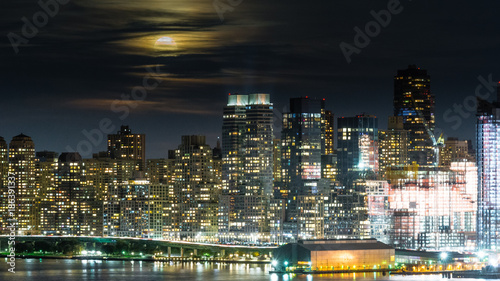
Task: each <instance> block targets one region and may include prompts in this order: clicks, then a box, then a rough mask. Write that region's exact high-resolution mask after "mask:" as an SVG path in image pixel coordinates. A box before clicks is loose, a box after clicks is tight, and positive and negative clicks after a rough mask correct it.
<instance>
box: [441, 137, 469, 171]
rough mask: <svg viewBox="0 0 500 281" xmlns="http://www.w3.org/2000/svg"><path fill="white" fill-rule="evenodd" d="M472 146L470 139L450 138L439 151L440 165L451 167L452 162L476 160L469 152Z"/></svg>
mask: <svg viewBox="0 0 500 281" xmlns="http://www.w3.org/2000/svg"><path fill="white" fill-rule="evenodd" d="M470 146H471V141H470V140H458V138H448V139H447V140H446V141H445V142H444V146H443V147H442V148H441V149H440V151H439V167H441V168H444V169H449V168H450V166H451V163H452V162H463V161H469V162H473V161H475V159H474V156H473V155H472V153H471V152H469V148H470Z"/></svg>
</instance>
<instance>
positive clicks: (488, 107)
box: [476, 87, 500, 250]
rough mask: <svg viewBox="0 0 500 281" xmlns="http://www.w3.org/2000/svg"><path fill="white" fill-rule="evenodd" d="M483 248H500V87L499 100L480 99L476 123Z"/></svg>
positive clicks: (479, 234) (479, 233)
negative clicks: (489, 101) (492, 101)
mask: <svg viewBox="0 0 500 281" xmlns="http://www.w3.org/2000/svg"><path fill="white" fill-rule="evenodd" d="M476 144H477V165H478V175H479V200H478V214H477V238H478V247H479V248H480V249H491V250H500V193H499V191H500V178H499V175H500V87H499V92H498V100H497V102H496V103H488V102H486V101H480V105H479V106H478V112H477V127H476Z"/></svg>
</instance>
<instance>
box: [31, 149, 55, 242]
mask: <svg viewBox="0 0 500 281" xmlns="http://www.w3.org/2000/svg"><path fill="white" fill-rule="evenodd" d="M35 155H36V157H35V170H36V185H37V189H38V190H39V193H38V196H37V204H38V205H39V206H40V233H41V234H43V235H49V234H52V235H57V229H56V224H55V222H56V213H57V212H58V211H59V210H58V209H57V208H56V199H57V198H58V194H57V192H58V191H57V189H56V180H57V177H56V172H57V168H58V161H59V157H58V156H59V154H58V153H56V152H53V151H41V152H37V153H36V154H35Z"/></svg>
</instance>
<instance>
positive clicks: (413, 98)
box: [394, 65, 436, 167]
mask: <svg viewBox="0 0 500 281" xmlns="http://www.w3.org/2000/svg"><path fill="white" fill-rule="evenodd" d="M430 89H431V79H430V76H429V75H428V74H427V70H424V69H420V68H417V67H416V66H415V65H410V66H408V68H407V69H404V70H398V73H397V75H396V76H395V77H394V116H402V117H403V124H404V125H403V127H404V129H405V130H408V131H409V140H410V145H409V148H408V150H409V154H408V156H409V158H410V163H413V162H416V163H417V164H418V165H420V166H424V167H433V166H434V165H435V161H436V159H435V156H434V143H433V141H432V136H433V134H434V127H435V116H434V104H435V101H434V95H432V93H431V90H430ZM431 134H432V136H431Z"/></svg>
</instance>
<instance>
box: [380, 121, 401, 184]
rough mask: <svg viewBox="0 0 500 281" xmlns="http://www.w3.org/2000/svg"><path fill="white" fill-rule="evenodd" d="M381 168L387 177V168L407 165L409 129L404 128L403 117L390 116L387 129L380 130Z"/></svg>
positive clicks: (383, 175) (383, 176)
mask: <svg viewBox="0 0 500 281" xmlns="http://www.w3.org/2000/svg"><path fill="white" fill-rule="evenodd" d="M378 136H379V170H380V175H381V177H382V178H384V179H385V174H386V172H387V169H390V168H395V167H405V166H407V165H408V164H409V158H408V144H409V139H408V131H407V130H404V129H403V117H402V116H392V117H389V125H388V128H387V130H379V135H378Z"/></svg>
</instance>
